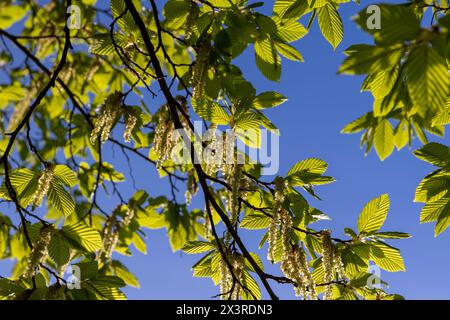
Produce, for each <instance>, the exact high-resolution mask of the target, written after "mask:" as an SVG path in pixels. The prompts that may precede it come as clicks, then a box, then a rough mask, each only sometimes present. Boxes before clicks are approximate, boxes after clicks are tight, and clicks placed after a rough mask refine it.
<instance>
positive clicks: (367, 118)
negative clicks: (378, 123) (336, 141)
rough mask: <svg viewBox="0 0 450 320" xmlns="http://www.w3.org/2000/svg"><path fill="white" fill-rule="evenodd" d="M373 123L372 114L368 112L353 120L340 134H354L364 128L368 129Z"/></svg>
mask: <svg viewBox="0 0 450 320" xmlns="http://www.w3.org/2000/svg"><path fill="white" fill-rule="evenodd" d="M372 121H373V115H372V112H368V113H366V114H364V115H362V116H361V117H359V118H358V119H355V120H353V121H352V122H350V123H349V124H347V125H346V126H345V127H344V128H343V129H342V130H341V133H356V132H359V131H361V130H364V129H365V128H367V127H369V126H370V125H371V123H372Z"/></svg>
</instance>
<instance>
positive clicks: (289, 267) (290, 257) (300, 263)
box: [279, 209, 317, 300]
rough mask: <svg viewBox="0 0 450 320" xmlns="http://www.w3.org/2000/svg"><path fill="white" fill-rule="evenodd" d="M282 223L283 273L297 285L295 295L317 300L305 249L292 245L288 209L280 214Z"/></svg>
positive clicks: (290, 221)
mask: <svg viewBox="0 0 450 320" xmlns="http://www.w3.org/2000/svg"><path fill="white" fill-rule="evenodd" d="M279 220H280V223H281V233H280V235H281V244H282V249H283V253H282V255H281V271H282V272H283V274H284V275H285V276H286V277H287V278H288V279H290V280H292V281H293V282H294V284H295V287H294V289H295V294H296V295H297V296H302V297H303V298H304V299H311V300H315V299H317V295H316V290H315V283H314V280H313V278H312V275H311V271H310V269H309V266H308V261H307V259H306V253H305V251H304V250H303V249H301V248H299V247H297V246H296V245H292V243H291V236H290V232H291V228H292V218H291V216H290V214H289V212H288V211H287V210H286V209H281V210H280V213H279Z"/></svg>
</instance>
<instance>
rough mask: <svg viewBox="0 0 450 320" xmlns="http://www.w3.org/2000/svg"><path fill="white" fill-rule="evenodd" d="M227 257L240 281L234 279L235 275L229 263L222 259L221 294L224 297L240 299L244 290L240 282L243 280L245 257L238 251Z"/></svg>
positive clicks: (220, 265)
mask: <svg viewBox="0 0 450 320" xmlns="http://www.w3.org/2000/svg"><path fill="white" fill-rule="evenodd" d="M227 259H228V262H229V264H230V265H231V267H232V269H233V274H234V276H235V277H236V279H237V280H238V281H236V280H234V279H233V275H232V274H231V271H230V268H229V266H228V264H227V263H226V261H225V260H224V259H222V260H221V261H220V263H219V272H220V282H219V285H220V294H221V297H222V299H231V300H239V297H240V296H241V290H242V287H241V285H240V284H239V283H242V281H243V271H244V257H243V256H242V255H240V254H238V253H236V254H233V255H232V256H231V257H227ZM238 282H239V283H238Z"/></svg>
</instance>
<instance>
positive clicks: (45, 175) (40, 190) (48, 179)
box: [31, 163, 55, 207]
mask: <svg viewBox="0 0 450 320" xmlns="http://www.w3.org/2000/svg"><path fill="white" fill-rule="evenodd" d="M54 168H55V165H54V164H53V163H46V164H45V169H44V171H42V173H41V176H40V177H39V180H38V187H37V189H36V191H35V192H34V194H33V198H32V201H31V202H32V204H33V206H35V207H39V206H40V205H41V204H42V200H44V197H45V196H46V195H47V193H48V190H49V189H50V186H51V184H52V181H53V177H54V175H55V173H54V172H53V169H54Z"/></svg>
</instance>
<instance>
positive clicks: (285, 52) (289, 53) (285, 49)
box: [275, 42, 303, 62]
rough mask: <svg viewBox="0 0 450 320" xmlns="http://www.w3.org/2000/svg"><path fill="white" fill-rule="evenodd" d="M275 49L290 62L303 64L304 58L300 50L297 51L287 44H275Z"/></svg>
mask: <svg viewBox="0 0 450 320" xmlns="http://www.w3.org/2000/svg"><path fill="white" fill-rule="evenodd" d="M275 48H276V50H277V51H278V53H279V54H281V55H282V56H284V57H285V58H288V59H289V60H293V61H301V62H303V57H302V55H301V53H300V52H298V50H297V49H295V48H294V47H293V46H291V45H289V44H287V43H282V42H275Z"/></svg>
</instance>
